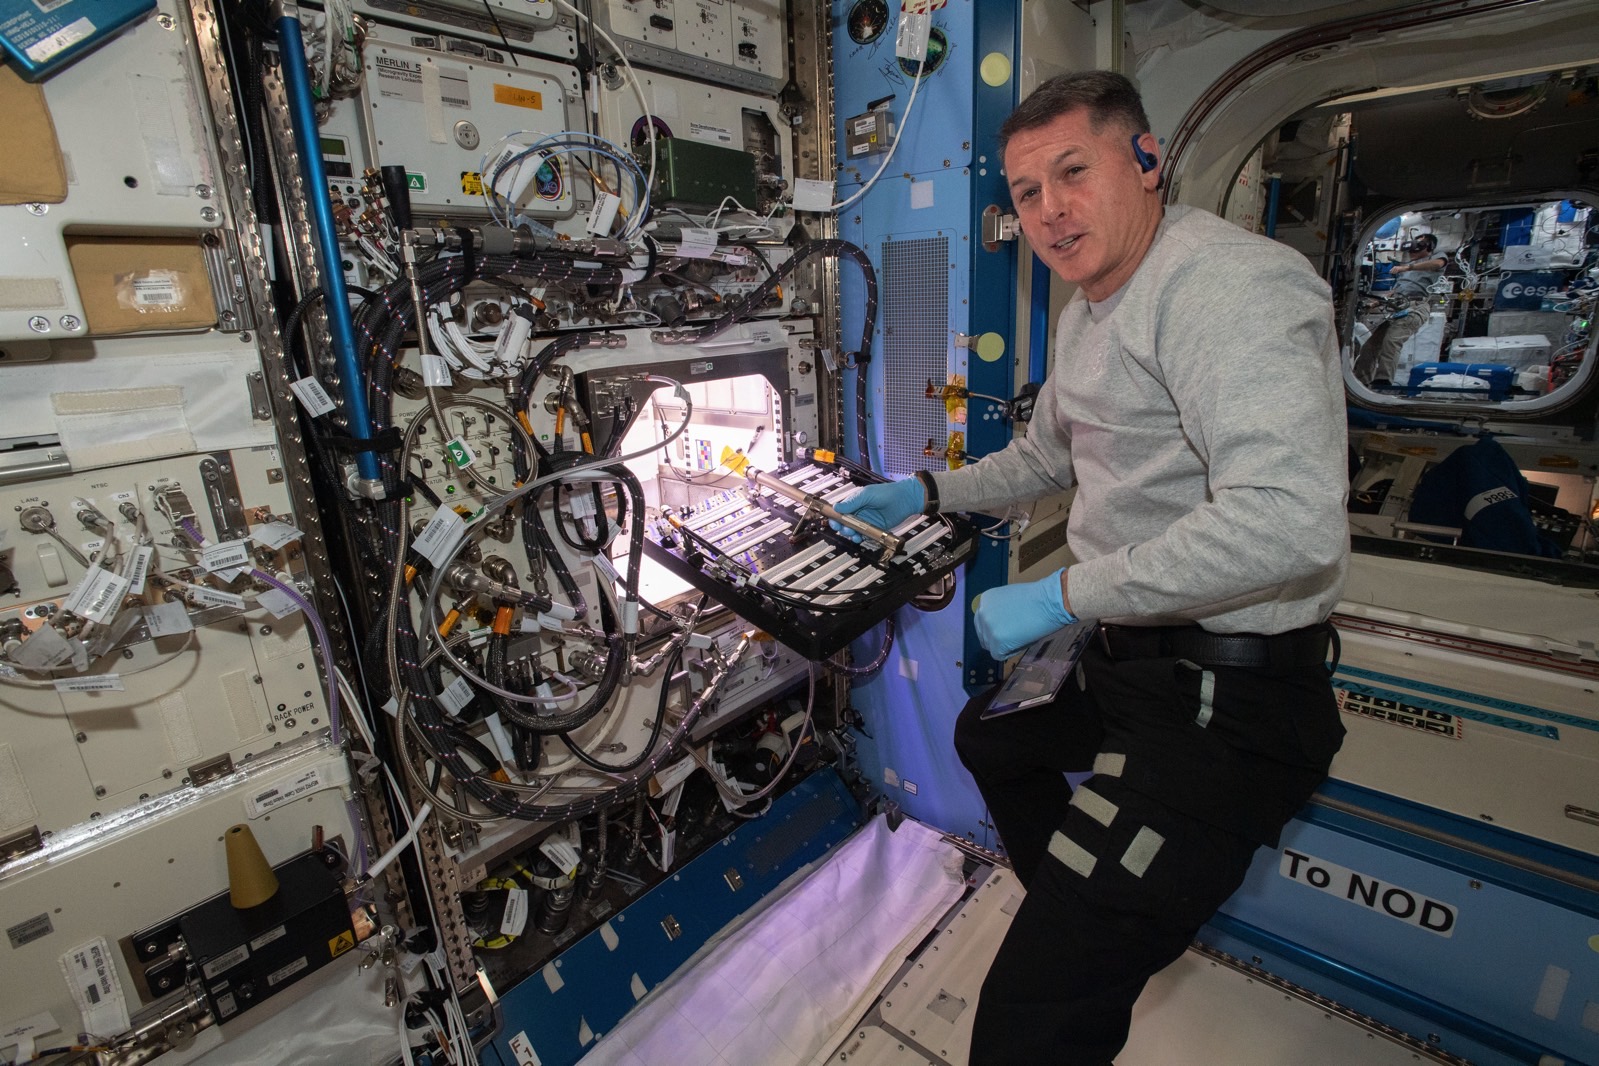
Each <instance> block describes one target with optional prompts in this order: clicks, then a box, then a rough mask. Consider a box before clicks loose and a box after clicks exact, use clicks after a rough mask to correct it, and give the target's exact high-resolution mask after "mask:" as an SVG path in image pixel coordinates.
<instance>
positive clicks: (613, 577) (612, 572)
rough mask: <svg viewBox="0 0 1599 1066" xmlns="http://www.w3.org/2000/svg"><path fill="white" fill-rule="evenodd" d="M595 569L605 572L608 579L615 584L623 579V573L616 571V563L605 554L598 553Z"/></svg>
mask: <svg viewBox="0 0 1599 1066" xmlns="http://www.w3.org/2000/svg"><path fill="white" fill-rule="evenodd" d="M594 569H596V570H598V571H599V572H600V573H602V574H604V575H605V577H606V580H608V581H610V582H611V584H613V585H615V584H619V583H620V582H621V580H622V575H621V574H619V573H617V572H616V564H615V563H613V562H611V560H610V559H607V558H606V557H605V556H603V555H596V556H595V557H594Z"/></svg>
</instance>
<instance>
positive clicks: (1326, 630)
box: [1099, 625, 1331, 669]
mask: <svg viewBox="0 0 1599 1066" xmlns="http://www.w3.org/2000/svg"><path fill="white" fill-rule="evenodd" d="M1330 630H1331V627H1330V626H1328V625H1314V626H1306V627H1305V628H1303V629H1294V630H1290V631H1289V632H1287V633H1275V634H1273V635H1271V636H1261V635H1259V634H1256V633H1209V632H1206V631H1205V630H1203V629H1201V628H1199V627H1198V626H1109V625H1102V626H1100V627H1099V646H1100V647H1101V648H1103V649H1104V651H1105V654H1106V655H1108V656H1110V658H1112V659H1114V660H1116V661H1118V662H1125V661H1127V660H1129V659H1189V660H1192V661H1193V662H1196V663H1199V664H1201V665H1204V666H1255V667H1271V668H1275V669H1288V668H1291V667H1296V666H1309V665H1311V664H1324V663H1326V661H1327V649H1328V645H1329V644H1330V643H1331V635H1330Z"/></svg>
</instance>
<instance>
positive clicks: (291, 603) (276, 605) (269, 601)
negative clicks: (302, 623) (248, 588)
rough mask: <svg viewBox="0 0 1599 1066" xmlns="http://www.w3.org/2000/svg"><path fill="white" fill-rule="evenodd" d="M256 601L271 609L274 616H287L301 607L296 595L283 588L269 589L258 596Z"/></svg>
mask: <svg viewBox="0 0 1599 1066" xmlns="http://www.w3.org/2000/svg"><path fill="white" fill-rule="evenodd" d="M255 601H256V602H257V603H259V604H260V605H261V606H262V607H265V608H266V609H267V610H269V611H271V612H272V617H273V618H287V617H289V615H291V614H293V613H294V612H296V611H298V610H299V609H300V605H299V604H298V603H296V602H295V599H294V597H293V596H290V595H289V594H288V593H287V592H284V591H283V590H282V589H267V590H266V591H265V592H263V593H261V595H259V596H257V597H256V598H255Z"/></svg>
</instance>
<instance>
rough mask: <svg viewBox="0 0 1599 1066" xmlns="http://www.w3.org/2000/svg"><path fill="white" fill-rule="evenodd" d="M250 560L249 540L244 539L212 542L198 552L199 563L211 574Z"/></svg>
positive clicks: (242, 564)
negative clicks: (219, 542) (218, 542)
mask: <svg viewBox="0 0 1599 1066" xmlns="http://www.w3.org/2000/svg"><path fill="white" fill-rule="evenodd" d="M249 561H250V542H249V541H245V540H230V541H224V542H223V543H221V544H213V545H211V547H209V548H207V549H205V550H204V551H202V552H201V553H200V565H201V566H203V567H205V568H206V569H207V570H209V571H211V572H212V573H213V574H214V573H216V572H217V571H219V570H232V569H234V568H235V567H239V566H244V565H245V564H247V563H248V562H249Z"/></svg>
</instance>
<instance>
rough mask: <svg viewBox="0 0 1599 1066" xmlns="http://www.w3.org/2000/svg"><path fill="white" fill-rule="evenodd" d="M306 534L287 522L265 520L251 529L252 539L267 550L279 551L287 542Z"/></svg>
mask: <svg viewBox="0 0 1599 1066" xmlns="http://www.w3.org/2000/svg"><path fill="white" fill-rule="evenodd" d="M303 536H305V534H304V533H301V532H300V531H299V530H298V529H295V528H294V527H293V526H291V525H289V524H288V523H287V522H263V523H261V524H260V525H258V526H254V527H252V528H251V530H250V539H251V540H253V541H255V542H256V543H257V544H259V545H260V546H261V547H263V548H265V549H266V550H267V551H274V552H275V551H277V550H278V549H279V548H281V547H283V546H284V545H285V544H289V543H292V542H293V541H297V540H299V539H300V538H301V537H303Z"/></svg>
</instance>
